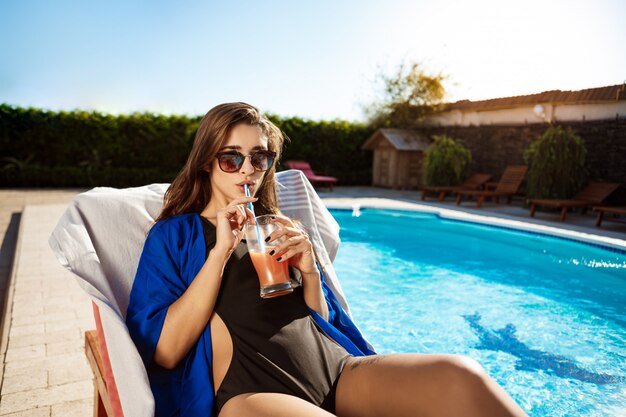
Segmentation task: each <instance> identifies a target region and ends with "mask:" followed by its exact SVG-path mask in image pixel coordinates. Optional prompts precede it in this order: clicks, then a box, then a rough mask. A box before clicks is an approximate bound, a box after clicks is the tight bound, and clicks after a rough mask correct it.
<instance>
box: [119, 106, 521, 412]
mask: <svg viewBox="0 0 626 417" xmlns="http://www.w3.org/2000/svg"><path fill="white" fill-rule="evenodd" d="M282 143H283V136H282V134H281V132H280V130H279V129H278V128H277V127H276V126H274V125H273V124H272V123H271V122H270V121H268V120H267V119H266V118H265V117H263V116H262V115H261V114H260V113H259V111H258V110H257V109H256V108H255V107H253V106H250V105H248V104H245V103H226V104H222V105H219V106H216V107H215V108H213V109H211V110H210V111H209V112H208V113H207V114H206V115H205V116H204V118H203V119H202V121H201V122H200V126H199V128H198V132H197V134H196V138H195V142H194V145H193V148H192V150H191V153H190V155H189V158H188V160H187V163H186V164H185V166H184V168H183V169H182V170H181V172H180V173H179V174H178V176H177V177H176V179H175V180H174V181H173V182H172V184H171V186H170V187H169V189H168V190H167V192H166V194H165V199H164V207H163V210H162V212H161V214H160V216H159V218H158V219H157V222H156V224H155V225H154V226H153V228H152V229H151V230H150V233H149V234H148V237H147V239H146V242H145V245H144V249H143V252H142V255H141V260H140V262H139V266H138V269H137V275H136V278H135V281H134V284H133V288H132V291H131V296H130V302H129V306H128V313H127V324H128V328H129V330H130V333H131V336H132V337H133V340H134V341H135V344H136V345H137V348H138V350H139V352H140V354H141V356H142V359H143V360H144V363H145V365H146V369H147V372H148V376H149V378H150V384H151V388H152V390H153V393H154V397H155V404H156V415H157V416H166V415H167V416H169V415H181V416H209V415H213V416H219V417H231V416H238V417H245V416H274V417H275V416H331V415H338V416H341V417H343V416H346V417H348V416H359V417H365V416H381V417H382V416H394V417H398V416H418V415H419V416H422V415H423V416H458V415H464V416H479V415H480V416H522V415H525V414H524V413H523V411H522V410H521V409H520V408H519V407H518V406H517V405H516V404H515V403H514V402H513V401H512V399H511V398H510V397H509V396H508V395H507V394H506V393H505V392H504V390H502V388H501V387H499V386H498V385H497V384H496V383H495V382H494V381H493V380H491V379H490V378H489V377H488V376H487V375H486V374H485V372H484V371H483V370H482V368H481V367H480V365H478V364H477V363H476V362H474V361H471V360H469V359H467V358H462V357H458V356H452V355H419V354H397V355H375V354H374V352H373V351H371V350H370V349H369V348H368V346H367V343H366V342H365V341H364V339H363V338H362V336H361V335H360V333H359V332H358V330H357V329H356V327H355V326H354V323H352V321H351V320H350V318H349V317H348V316H347V315H346V314H345V312H344V311H343V310H342V309H341V307H340V306H339V304H338V302H337V300H336V298H335V297H334V295H333V294H332V291H330V290H329V289H328V287H327V286H326V283H325V282H324V277H323V274H322V273H321V270H320V269H319V268H318V267H317V264H316V261H315V254H314V251H313V247H312V244H311V242H310V240H309V238H308V236H307V235H306V233H305V232H303V231H302V230H301V229H300V228H299V227H297V224H295V223H294V222H293V221H292V220H290V219H289V218H287V217H284V216H282V215H281V214H280V213H279V210H278V207H277V204H276V190H275V182H274V173H275V166H276V161H278V159H279V157H280V151H281V148H282ZM245 184H247V185H248V187H249V189H250V192H251V195H252V197H246V196H245V194H244V185H245ZM249 202H251V203H253V204H254V208H255V212H256V215H261V214H273V215H274V216H275V220H276V221H277V222H279V223H281V224H282V226H283V227H282V228H281V230H280V231H279V232H274V234H272V236H271V241H274V240H276V241H278V239H280V238H283V239H282V243H280V244H279V245H278V246H277V247H276V249H275V252H274V253H273V256H274V258H275V259H277V260H278V261H279V262H287V263H288V265H289V266H290V268H291V273H292V274H295V270H297V271H298V272H299V275H300V277H301V278H300V279H301V286H299V287H296V289H295V290H294V292H293V293H292V294H289V295H284V296H281V297H276V298H271V299H261V298H260V297H259V283H258V278H257V276H256V273H255V271H254V268H253V266H252V263H251V261H250V257H249V254H248V253H247V249H246V245H245V244H244V243H243V242H241V240H242V235H243V233H242V228H243V227H244V225H245V224H246V223H249V222H251V221H252V220H253V214H252V213H251V212H250V210H248V209H247V207H246V204H247V203H249Z"/></svg>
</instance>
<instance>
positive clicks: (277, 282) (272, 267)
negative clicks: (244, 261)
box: [250, 252, 293, 298]
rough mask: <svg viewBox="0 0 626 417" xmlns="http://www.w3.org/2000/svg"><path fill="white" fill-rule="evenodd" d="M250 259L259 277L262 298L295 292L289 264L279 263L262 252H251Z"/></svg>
mask: <svg viewBox="0 0 626 417" xmlns="http://www.w3.org/2000/svg"><path fill="white" fill-rule="evenodd" d="M250 258H251V259H252V263H253V264H254V269H256V272H257V274H258V275H259V284H260V285H261V297H264V298H269V297H276V296H278V295H283V294H287V293H290V292H292V291H293V289H292V288H291V279H290V278H289V265H288V264H287V262H278V261H277V260H276V259H274V258H272V257H271V256H270V255H269V254H268V253H261V252H250Z"/></svg>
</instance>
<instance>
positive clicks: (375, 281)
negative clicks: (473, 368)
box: [331, 209, 626, 417]
mask: <svg viewBox="0 0 626 417" xmlns="http://www.w3.org/2000/svg"><path fill="white" fill-rule="evenodd" d="M331 213H332V214H333V216H334V217H335V218H336V219H337V221H338V223H339V224H340V226H341V231H340V235H341V240H342V243H341V247H340V249H339V253H338V255H337V258H336V260H335V263H334V265H335V269H336V271H337V275H338V276H339V277H340V279H341V283H342V287H343V290H344V292H345V293H346V297H347V298H348V300H349V302H350V307H351V310H352V314H353V316H354V319H355V321H356V322H357V324H358V325H359V327H360V328H361V330H362V331H363V333H364V334H365V335H366V337H367V338H368V339H369V340H370V342H372V344H373V345H374V347H375V348H376V350H377V352H378V353H391V352H419V353H456V354H463V355H468V356H470V357H472V358H474V359H476V360H478V361H479V362H480V363H481V364H482V365H483V366H484V367H485V369H486V370H487V372H488V373H489V374H490V375H491V376H492V377H493V378H495V379H496V380H497V381H498V382H499V383H500V384H501V385H502V386H503V387H504V388H505V389H506V390H507V392H509V393H510V394H511V396H512V397H513V398H514V399H515V400H516V401H517V403H518V404H520V405H521V406H522V407H523V408H524V409H525V410H526V412H527V413H528V414H529V415H531V416H603V417H604V416H626V254H624V253H623V252H621V251H615V250H613V251H612V250H608V249H606V248H602V247H597V246H592V245H587V244H583V243H578V242H574V241H570V240H565V239H559V238H554V237H549V236H545V235H538V234H533V233H527V232H523V231H516V230H509V229H503V228H495V227H489V226H484V225H479V224H472V223H466V222H459V221H451V220H445V219H440V218H439V217H437V216H435V215H432V214H423V213H413V212H402V211H389V210H374V209H365V210H362V211H361V215H360V216H359V217H356V216H353V215H352V211H347V210H331ZM383 311H387V312H389V314H388V315H387V317H385V316H384V315H382V314H379V313H380V312H383Z"/></svg>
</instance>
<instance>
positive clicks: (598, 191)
mask: <svg viewBox="0 0 626 417" xmlns="http://www.w3.org/2000/svg"><path fill="white" fill-rule="evenodd" d="M620 185H621V184H619V183H613V182H592V183H589V184H588V185H587V186H586V187H585V188H584V189H583V190H582V191H581V192H579V193H578V194H576V196H575V197H574V198H573V199H562V200H561V199H530V200H528V203H529V204H530V217H534V216H535V211H536V210H537V206H542V207H554V208H560V209H561V217H560V220H561V221H565V216H567V211H568V210H569V209H570V208H581V209H582V212H583V214H584V213H585V212H586V211H587V209H588V208H590V207H592V206H597V205H600V204H602V202H603V201H604V200H605V199H606V198H607V197H608V196H609V195H611V194H612V193H613V192H614V191H615V190H617V189H618V188H619V186H620Z"/></svg>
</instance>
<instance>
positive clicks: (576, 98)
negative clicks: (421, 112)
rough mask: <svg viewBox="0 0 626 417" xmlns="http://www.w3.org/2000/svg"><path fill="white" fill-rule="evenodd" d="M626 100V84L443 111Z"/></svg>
mask: <svg viewBox="0 0 626 417" xmlns="http://www.w3.org/2000/svg"><path fill="white" fill-rule="evenodd" d="M620 100H626V84H617V85H611V86H607V87H598V88H587V89H585V90H576V91H561V90H550V91H544V92H542V93H537V94H529V95H525V96H513V97H500V98H493V99H489V100H480V101H471V100H461V101H457V102H454V103H448V104H445V105H444V108H443V111H449V110H461V111H463V110H493V109H497V108H511V107H520V106H534V105H536V104H541V103H559V104H591V103H606V102H616V101H620Z"/></svg>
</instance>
